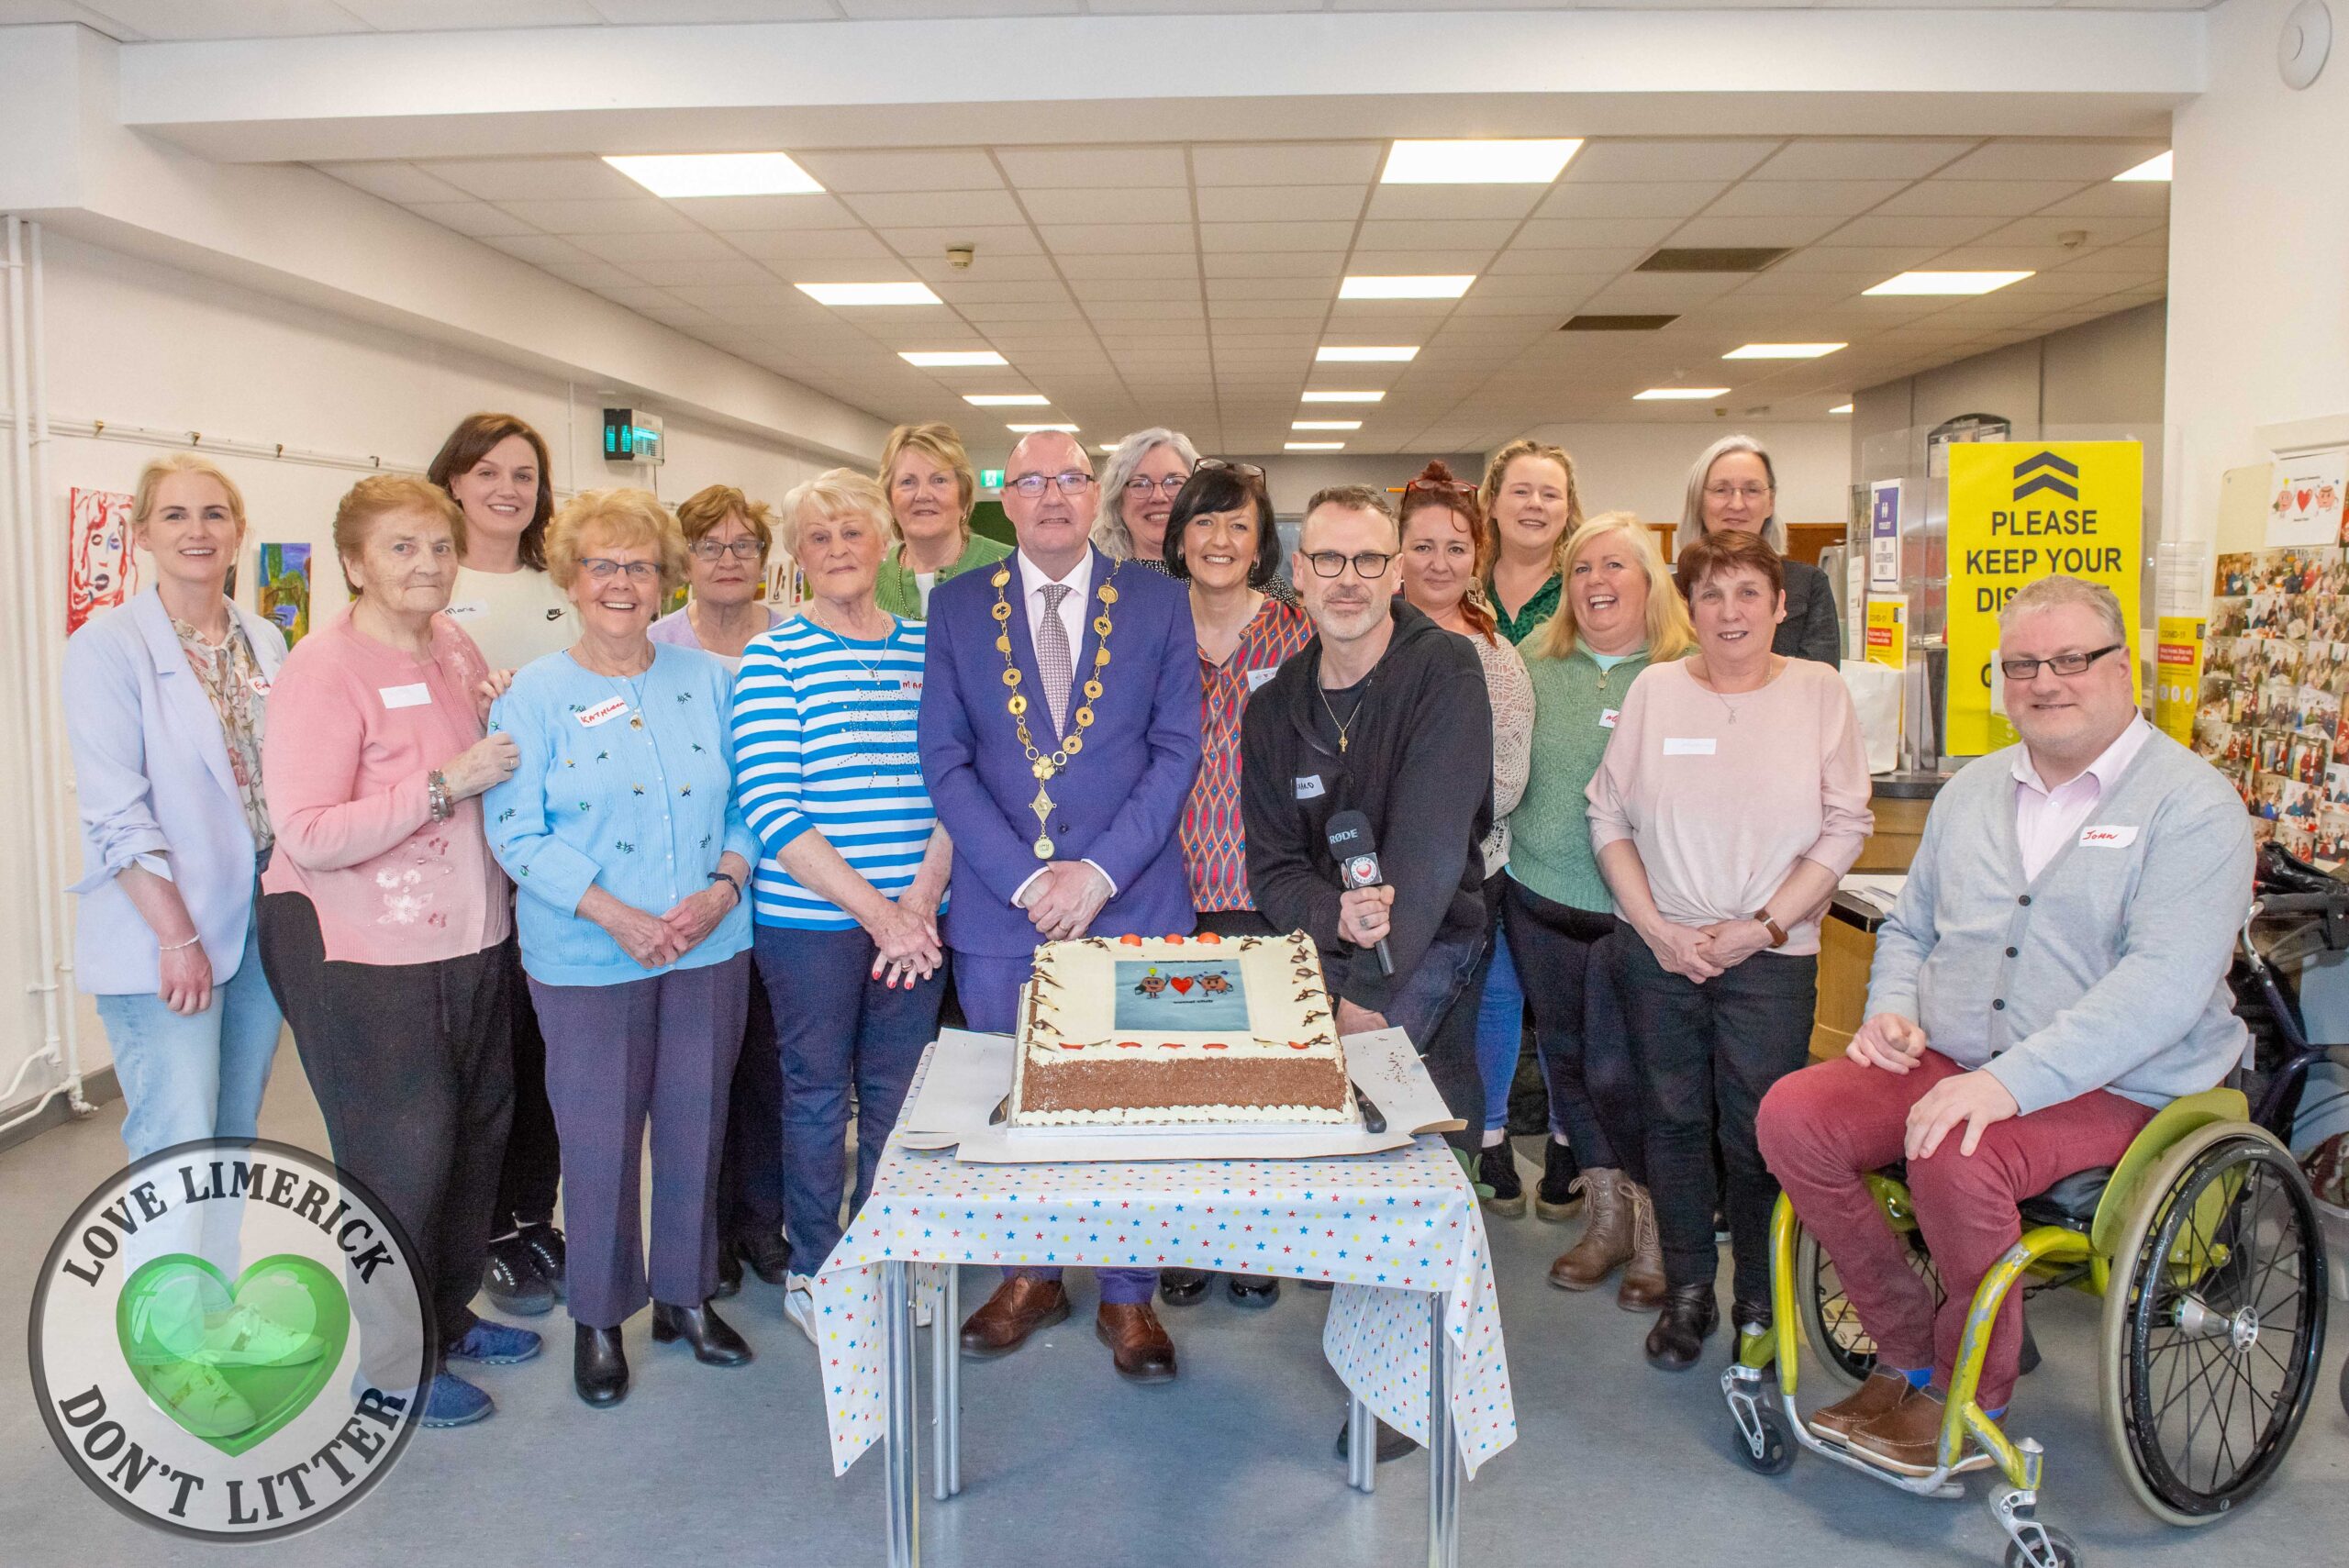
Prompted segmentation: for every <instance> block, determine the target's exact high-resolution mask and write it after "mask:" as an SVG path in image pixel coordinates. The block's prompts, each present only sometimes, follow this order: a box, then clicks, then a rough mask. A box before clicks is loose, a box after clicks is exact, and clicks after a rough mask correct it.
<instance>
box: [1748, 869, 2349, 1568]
mask: <svg viewBox="0 0 2349 1568" xmlns="http://www.w3.org/2000/svg"><path fill="white" fill-rule="evenodd" d="M2287 873H2289V874H2291V875H2292V876H2293V878H2294V880H2292V881H2285V880H2283V879H2284V877H2285V875H2286V874H2287ZM2302 873H2305V874H2304V875H2303V874H2302ZM2310 878H2313V879H2315V880H2314V881H2310V880H2308V879H2310ZM2261 884H2262V888H2261V896H2260V898H2259V899H2258V901H2257V902H2255V903H2254V905H2253V906H2252V912H2251V916H2250V917H2248V918H2247V919H2246V920H2245V921H2244V925H2243V939H2242V946H2241V950H2240V952H2239V954H2238V960H2237V963H2236V966H2235V971H2234V973H2233V975H2232V977H2231V979H2232V983H2233V984H2234V985H2235V988H2236V991H2237V996H2238V1009H2239V1011H2241V1012H2243V1013H2244V1014H2245V1015H2246V1018H2247V1021H2249V1022H2250V1023H2251V1024H2252V1026H2253V1032H2254V1052H2253V1053H2252V1059H2253V1062H2254V1064H2255V1063H2257V1062H2259V1061H2260V1060H2261V1058H2262V1054H2263V1048H2269V1047H2272V1048H2273V1049H2271V1050H2266V1057H2267V1061H2268V1067H2267V1070H2266V1072H2264V1073H2262V1072H2258V1071H2249V1070H2247V1071H2245V1072H2243V1073H2238V1074H2237V1075H2236V1084H2234V1085H2231V1086H2227V1087H2221V1088H2216V1089H2211V1090H2209V1091H2206V1092H2205V1093H2202V1094H2199V1095H2188V1096H2186V1097H2184V1098H2182V1099H2179V1100H2176V1101H2175V1102H2173V1103H2172V1104H2171V1105H2169V1106H2165V1107H2164V1108H2163V1109H2162V1110H2161V1111H2160V1112H2159V1113H2158V1114H2156V1115H2155V1116H2154V1118H2153V1120H2152V1121H2151V1122H2149V1123H2147V1124H2146V1126H2145V1128H2144V1129H2143V1131H2142V1132H2140V1133H2139V1134H2138V1135H2137V1138H2136V1140H2134V1141H2133V1142H2132V1143H2131V1145H2130V1146H2129V1149H2128V1151H2127V1152H2126V1153H2124V1154H2123V1155H2122V1157H2121V1162H2119V1163H2118V1164H2116V1165H2113V1166H2110V1167H2109V1168H2104V1169H2099V1170H2091V1171H2082V1172H2079V1173H2076V1174H2075V1175H2072V1176H2068V1177H2066V1178H2065V1180H2063V1181H2062V1182H2059V1183H2057V1184H2055V1186H2054V1187H2053V1188H2051V1189H2050V1190H2049V1191H2047V1192H2045V1193H2043V1194H2040V1195H2038V1196H2036V1197H2033V1198H2031V1199H2030V1200H2028V1201H2026V1202H2024V1203H2023V1204H2021V1206H2020V1207H2021V1215H2022V1226H2023V1229H2022V1236H2021V1240H2018V1241H2017V1242H2016V1244H2015V1245H2014V1246H2013V1247H2012V1248H2011V1249H2009V1251H2008V1252H2007V1253H2006V1255H2005V1256H2004V1257H2002V1258H2001V1259H2000V1260H1999V1261H1998V1263H1997V1264H1996V1265H1994V1266H1993V1267H1992V1269H1991V1270H1990V1272H1989V1273H1987V1275H1985V1276H1984V1278H1983V1280H1982V1283H1981V1284H1980V1286H1979V1287H1978V1288H1977V1289H1976V1292H1975V1294H1974V1298H1973V1302H1972V1305H1971V1307H1969V1309H1968V1312H1967V1315H1966V1320H1965V1333H1964V1335H1963V1337H1962V1339H1961V1340H1960V1343H1959V1349H1958V1353H1957V1363H1956V1368H1955V1371H1954V1373H1953V1376H1952V1380H1951V1381H1952V1383H1953V1385H1954V1386H1953V1387H1952V1388H1950V1389H1949V1390H1948V1395H1949V1398H1948V1414H1947V1416H1946V1418H1944V1421H1943V1427H1942V1433H1941V1448H1940V1453H1939V1456H1938V1457H1939V1466H1938V1468H1936V1469H1935V1470H1934V1471H1933V1472H1932V1473H1930V1474H1927V1475H1923V1476H1918V1477H1910V1476H1905V1475H1899V1474H1896V1473H1892V1472H1891V1471H1889V1470H1887V1469H1884V1468H1882V1467H1880V1466H1877V1465H1875V1464H1872V1463H1870V1462H1867V1461H1866V1460H1865V1459H1864V1458H1862V1457H1860V1456H1859V1455H1857V1454H1855V1453H1854V1452H1851V1451H1847V1450H1846V1449H1844V1448H1842V1447H1841V1446H1839V1445H1836V1444H1832V1443H1830V1442H1828V1441H1826V1440H1823V1439H1821V1438H1820V1437H1818V1436H1816V1435H1815V1434H1813V1433H1812V1432H1811V1430H1810V1429H1809V1427H1808V1426H1807V1425H1806V1424H1805V1423H1804V1422H1803V1420H1802V1419H1801V1418H1800V1416H1799V1414H1798V1412H1797V1409H1796V1406H1795V1395H1796V1390H1797V1386H1798V1381H1799V1379H1800V1377H1801V1376H1802V1375H1803V1372H1802V1367H1801V1354H1800V1346H1801V1344H1802V1342H1803V1341H1804V1340H1808V1341H1809V1344H1810V1347H1811V1350H1812V1351H1813V1353H1814V1355H1815V1356H1816V1358H1817V1364H1818V1366H1819V1367H1820V1371H1821V1372H1822V1373H1823V1374H1824V1380H1825V1381H1826V1382H1827V1383H1828V1384H1829V1385H1830V1386H1831V1390H1832V1393H1833V1396H1835V1397H1841V1396H1842V1394H1844V1393H1847V1392H1849V1391H1850V1389H1852V1388H1854V1387H1855V1386H1857V1385H1858V1384H1859V1382H1860V1381H1861V1380H1862V1379H1863V1378H1865V1376H1866V1375H1867V1373H1868V1372H1869V1371H1870V1370H1871V1369H1872V1367H1873V1366H1874V1364H1875V1349H1876V1347H1875V1346H1874V1344H1873V1343H1872V1342H1870V1341H1869V1340H1867V1338H1866V1336H1865V1333H1863V1332H1862V1331H1861V1329H1860V1327H1859V1323H1858V1319H1857V1317H1856V1315H1855V1314H1854V1313H1853V1312H1852V1310H1851V1308H1850V1307H1849V1304H1848V1303H1847V1302H1846V1301H1845V1300H1844V1299H1843V1296H1842V1287H1841V1285H1840V1284H1839V1282H1838V1281H1837V1279H1836V1276H1835V1272H1834V1263H1833V1260H1831V1258H1829V1257H1828V1256H1827V1255H1826V1253H1825V1251H1823V1250H1822V1249H1821V1248H1820V1246H1819V1244H1818V1242H1817V1241H1816V1240H1814V1239H1813V1238H1812V1237H1811V1236H1809V1233H1808V1232H1806V1231H1805V1230H1804V1229H1803V1227H1802V1224H1801V1221H1800V1220H1798V1218H1796V1217H1795V1213H1794V1208H1793V1206H1792V1205H1791V1204H1789V1203H1788V1202H1787V1200H1786V1199H1785V1198H1784V1197H1783V1196H1782V1197H1781V1198H1780V1199H1779V1200H1778V1205H1777V1208H1776V1212H1775V1213H1774V1215H1773V1217H1772V1220H1771V1228H1770V1262H1771V1296H1772V1306H1773V1320H1772V1323H1771V1324H1770V1325H1769V1326H1768V1327H1766V1328H1765V1327H1762V1326H1759V1325H1743V1324H1742V1325H1740V1326H1739V1334H1738V1351H1737V1355H1736V1358H1735V1359H1734V1360H1733V1361H1732V1362H1731V1364H1730V1367H1729V1369H1728V1371H1727V1372H1725V1373H1723V1374H1722V1376H1721V1393H1722V1396H1723V1397H1724V1398H1725V1399H1726V1400H1727V1401H1728V1404H1729V1408H1730V1413H1731V1418H1733V1420H1734V1421H1735V1424H1736V1432H1735V1437H1734V1439H1733V1441H1732V1444H1731V1451H1732V1452H1733V1453H1734V1454H1735V1455H1736V1457H1737V1458H1738V1459H1739V1460H1740V1461H1741V1462H1743V1463H1744V1464H1745V1465H1746V1466H1747V1467H1748V1468H1750V1469H1752V1470H1754V1471H1756V1472H1758V1473H1762V1474H1765V1475H1776V1474H1779V1473H1783V1472H1785V1471H1786V1470H1787V1469H1789V1468H1790V1467H1791V1466H1792V1465H1793V1463H1794V1462H1795V1457H1796V1454H1797V1451H1798V1450H1799V1449H1808V1450H1809V1451H1811V1452H1813V1453H1815V1454H1818V1455H1820V1457H1822V1458H1825V1459H1829V1460H1831V1461H1833V1462H1836V1463H1839V1464H1842V1465H1846V1466H1848V1467H1850V1468H1852V1469H1855V1470H1859V1471H1861V1472H1863V1473H1866V1474H1868V1475H1871V1476H1873V1477H1875V1478H1876V1479H1877V1480H1879V1481H1882V1482H1885V1483H1886V1484H1887V1485H1893V1486H1897V1487H1898V1488H1900V1489H1901V1490H1903V1491H1906V1492H1909V1493H1912V1494H1914V1495H1916V1496H1932V1497H1958V1496H1964V1495H1965V1492H1964V1487H1963V1485H1962V1484H1961V1482H1960V1480H1959V1478H1958V1477H1959V1472H1958V1470H1957V1464H1958V1461H1959V1459H1960V1458H1961V1456H1963V1455H1964V1454H1965V1449H1966V1442H1967V1440H1968V1439H1969V1438H1971V1439H1972V1440H1973V1442H1974V1444H1975V1445H1976V1447H1978V1448H1979V1449H1980V1450H1981V1451H1983V1452H1984V1453H1986V1454H1987V1455H1988V1456H1989V1458H1990V1461H1991V1463H1992V1465H1993V1467H1994V1469H1995V1471H1996V1473H1998V1476H1999V1477H2000V1478H2002V1479H2003V1482H2004V1485H1994V1487H1993V1491H1992V1496H1991V1497H1990V1507H1991V1511H1992V1514H1993V1515H1994V1517H1995V1518H1997V1519H1998V1525H1999V1528H2000V1529H2002V1530H2003V1531H2004V1532H2005V1534H2006V1536H2007V1539H2008V1546H2007V1551H2006V1564H2007V1568H2079V1565H2080V1564H2081V1563H2082V1562H2085V1560H2086V1559H2085V1557H2084V1556H2083V1554H2082V1552H2081V1550H2080V1547H2079V1545H2078V1544H2077V1543H2076V1541H2074V1540H2072V1539H2071V1538H2070V1537H2069V1536H2067V1535H2065V1533H2064V1532H2063V1531H2062V1530H2060V1529H2054V1528H2053V1527H2051V1526H2049V1525H2046V1524H2043V1523H2042V1522H2040V1520H2039V1518H2038V1517H2037V1510H2038V1505H2039V1493H2040V1489H2041V1486H2042V1484H2043V1470H2044V1463H2045V1453H2044V1451H2043V1449H2042V1448H2041V1446H2040V1444H2039V1443H2038V1442H2037V1441H2036V1440H2032V1439H2031V1438H2028V1437H2021V1438H2009V1436H2008V1435H2007V1434H2006V1433H2005V1432H2004V1431H2003V1430H2001V1429H2000V1428H1999V1427H1998V1424H1996V1423H1994V1422H1992V1421H1991V1420H1990V1419H1989V1418H1988V1417H1987V1415H1986V1414H1985V1413H1984V1412H1983V1410H1982V1407H1981V1406H1980V1405H1979V1404H1978V1403H1977V1402H1976V1398H1975V1395H1976V1390H1977V1388H1978V1386H1979V1384H1980V1379H1981V1374H1982V1362H1983V1358H1984V1355H1985V1352H1986V1351H1987V1349H1988V1347H1989V1339H1990V1330H1991V1328H1992V1325H1993V1323H1994V1322H1995V1320H1996V1318H1997V1316H1998V1309H1999V1307H2000V1305H2001V1304H2002V1303H2003V1302H2004V1301H2005V1300H2006V1298H2007V1296H2009V1293H2011V1292H2013V1291H2016V1290H2022V1291H2024V1292H2025V1293H2026V1295H2030V1294H2036V1293H2037V1292H2040V1291H2043V1290H2054V1289H2071V1290H2077V1291H2083V1292H2086V1293H2087V1294H2088V1295H2090V1296H2097V1297H2099V1298H2101V1300H2102V1303H2103V1312H2102V1331H2101V1335H2100V1339H2099V1358H2100V1363H2099V1374H2100V1375H2099V1385H2100V1386H2099V1393H2100V1400H2099V1403H2100V1405H2101V1407H2102V1414H2103V1426H2104V1430H2105V1435H2106V1439H2107V1441H2108V1444H2109V1446H2110V1450H2111V1452H2112V1456H2113V1459H2114V1460H2115V1462H2117V1463H2118V1464H2119V1466H2120V1469H2121V1473H2122V1475H2123V1477H2124V1478H2125V1479H2126V1481H2127V1483H2128V1485H2129V1488H2130V1490H2131V1491H2132V1493H2133V1494H2134V1495H2135V1496H2136V1497H2137V1500H2138V1501H2139V1502H2140V1503H2142V1504H2143V1506H2144V1507H2146V1509H2147V1510H2148V1511H2150V1512H2151V1513H2153V1514H2154V1516H2155V1517H2156V1518H2161V1519H2163V1520H2165V1521H2166V1522H2168V1523H2170V1524H2173V1525H2181V1526H2196V1525H2206V1524H2210V1523H2212V1522H2214V1521H2216V1520H2218V1519H2220V1518H2224V1517H2225V1516H2226V1515H2227V1514H2228V1513H2229V1512H2230V1511H2231V1510H2232V1509H2233V1508H2235V1507H2239V1506H2240V1505H2241V1504H2243V1502H2244V1501H2246V1500H2247V1499H2248V1498H2250V1497H2251V1496H2253V1495H2254V1493H2256V1492H2257V1491H2258V1489H2259V1488H2260V1487H2261V1486H2262V1485H2264V1484H2265V1483H2266V1481H2267V1480H2268V1479H2269V1477H2271V1476H2272V1475H2273V1474H2274V1473H2275V1472H2276V1470H2277V1466H2278V1465H2280V1464H2281V1463H2282V1462H2283V1459H2284V1456H2285V1454H2286V1452H2287V1451H2288V1450H2289V1449H2290V1447H2291V1445H2292V1440H2293V1439H2294V1437H2295V1436H2296V1435H2297V1434H2298V1432H2299V1426H2300V1421H2301V1418H2302V1417H2303V1416H2305V1415H2306V1413H2307V1411H2308V1407H2309V1403H2310V1398H2311V1397H2312V1396H2313V1395H2314V1393H2315V1391H2316V1384H2317V1378H2318V1367H2319V1363H2320V1361H2321V1357H2322V1354H2323V1351H2324V1331H2325V1322H2326V1314H2327V1307H2328V1306H2329V1302H2328V1300H2327V1297H2326V1294H2325V1291H2326V1284H2327V1277H2326V1273H2325V1260H2324V1244H2323V1237H2322V1231H2321V1229H2320V1224H2319V1219H2318V1216H2317V1211H2316V1207H2315V1200H2314V1196H2313V1194H2312V1193H2311V1191H2310V1186H2309V1183H2308V1180H2307V1177H2306V1176H2305V1175H2304V1173H2302V1172H2301V1170H2300V1167H2299V1163H2298V1162H2296V1161H2295V1160H2294V1159H2293V1157H2292V1155H2291V1152H2290V1151H2289V1150H2288V1148H2287V1146H2286V1143H2285V1140H2286V1139H2287V1138H2288V1136H2289V1133H2290V1130H2291V1127H2292V1123H2293V1119H2294V1117H2295V1116H2296V1114H2297V1112H2298V1108H2299V1099H2300V1094H2301V1089H2302V1086H2303V1084H2304V1083H2305V1081H2306V1077H2307V1073H2308V1069H2309V1068H2310V1066H2311V1065H2312V1064H2313V1063H2315V1062H2320V1061H2324V1060H2326V1059H2327V1058H2328V1056H2330V1057H2331V1059H2332V1060H2335V1061H2343V1062H2349V1051H2343V1049H2342V1048H2331V1049H2330V1050H2328V1049H2327V1048H2322V1047H2318V1048H2311V1047H2310V1045H2309V1043H2308V1040H2307V1037H2306V1033H2305V1029H2304V1026H2303V1025H2302V1023H2301V1019H2300V1014H2299V1007H2298V1006H2297V1005H2296V1003H2295V1002H2294V1001H2293V999H2292V998H2291V996H2290V995H2288V992H2287V991H2286V989H2285V988H2284V986H2283V985H2282V984H2281V983H2280V981H2279V977H2278V973H2277V969H2278V967H2279V965H2278V963H2277V962H2275V961H2276V960H2277V958H2278V957H2280V956H2281V954H2280V953H2279V952H2278V951H2277V948H2278V947H2279V946H2284V945H2290V944H2292V943H2299V944H2300V945H2301V946H2302V947H2303V949H2304V950H2306V949H2307V948H2308V946H2309V944H2310V940H2311V936H2312V935H2313V940H2314V941H2315V942H2317V943H2321V946H2323V947H2325V948H2327V949H2331V950H2332V951H2343V950H2344V949H2349V885H2344V884H2342V883H2340V882H2337V881H2334V880H2332V878H2329V877H2324V876H2323V875H2322V873H2317V872H2315V871H2314V869H2313V868H2306V867H2302V868H2298V869H2295V868H2292V867H2288V866H2286V865H2283V864H2280V863H2277V862H2275V861H2273V860H2272V859H2271V858H2270V857H2268V856H2266V855H2265V854H2264V855H2263V858H2262V862H2261ZM2279 921H2280V922H2284V923H2286V924H2288V925H2289V927H2290V930H2289V932H2288V935H2287V936H2286V937H2285V938H2284V939H2283V940H2282V941H2281V942H2278V941H2277V940H2276V936H2275V933H2276V929H2277V923H2278V922H2279ZM2255 926H2256V927H2260V928H2262V934H2263V935H2265V936H2266V937H2267V938H2268V939H2269V940H2270V947H2269V949H2268V951H2266V952H2263V951H2262V949H2261V948H2260V946H2259V945H2257V943H2255V942H2254V927H2255ZM2246 1087H2248V1088H2249V1089H2251V1090H2254V1091H2255V1092H2257V1093H2258V1095H2259V1101H2258V1105H2257V1107H2256V1112H2255V1114H2254V1106H2253V1105H2252V1101H2251V1098H2250V1095H2248V1094H2247V1093H2246ZM1867 1180H1868V1184H1869V1186H1870V1188H1871V1190H1872V1191H1873V1192H1874V1194H1875V1196H1876V1204H1877V1207H1879V1208H1880V1209H1881V1210H1882V1211H1883V1213H1884V1216H1885V1218H1886V1220H1887V1223H1888V1224H1889V1225H1890V1226H1891V1227H1892V1229H1893V1230H1894V1232H1895V1234H1896V1235H1898V1236H1899V1237H1901V1238H1902V1239H1903V1240H1906V1241H1907V1242H1908V1244H1909V1249H1910V1252H1911V1262H1912V1265H1913V1266H1914V1267H1916V1268H1917V1269H1918V1271H1919V1272H1920V1273H1922V1274H1924V1275H1925V1276H1926V1277H1927V1279H1928V1280H1929V1281H1931V1282H1932V1284H1934V1285H1935V1287H1936V1291H1937V1293H1938V1288H1939V1284H1940V1282H1939V1278H1938V1276H1937V1275H1936V1274H1935V1273H1933V1268H1932V1257H1931V1255H1930V1253H1929V1251H1927V1249H1926V1246H1925V1242H1924V1238H1923V1236H1922V1234H1921V1232H1920V1230H1919V1229H1918V1226H1917V1221H1916V1217H1915V1215H1914V1213H1913V1211H1912V1210H1911V1208H1910V1207H1909V1191H1908V1188H1907V1186H1906V1185H1905V1184H1904V1182H1903V1180H1902V1172H1901V1171H1900V1169H1899V1168H1898V1167H1894V1168H1893V1169H1891V1170H1888V1171H1884V1172H1878V1173H1874V1174H1872V1175H1870V1176H1869V1177H1868V1178H1867ZM2035 1360H2036V1353H2035V1351H2033V1350H2032V1348H2031V1345H2030V1341H2029V1340H2028V1337H2026V1340H2025V1351H2024V1370H2025V1371H2029V1370H2030V1367H2031V1366H2032V1364H2033V1362H2035ZM2343 1398H2344V1399H2345V1400H2349V1379H2344V1385H2343Z"/></svg>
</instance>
